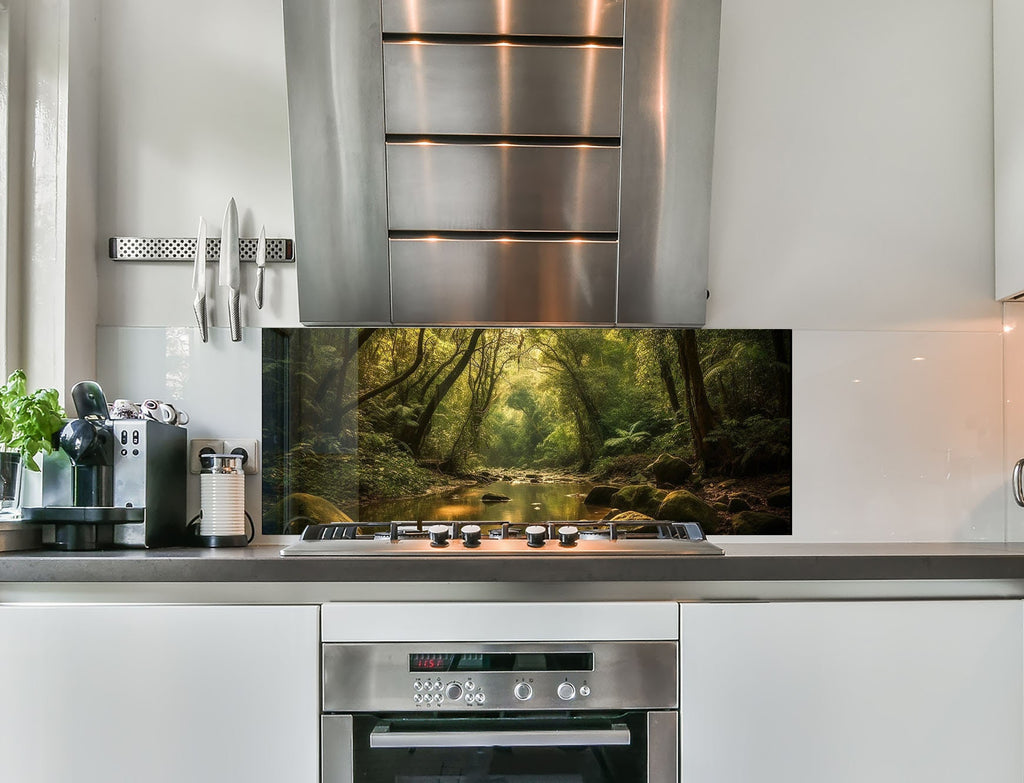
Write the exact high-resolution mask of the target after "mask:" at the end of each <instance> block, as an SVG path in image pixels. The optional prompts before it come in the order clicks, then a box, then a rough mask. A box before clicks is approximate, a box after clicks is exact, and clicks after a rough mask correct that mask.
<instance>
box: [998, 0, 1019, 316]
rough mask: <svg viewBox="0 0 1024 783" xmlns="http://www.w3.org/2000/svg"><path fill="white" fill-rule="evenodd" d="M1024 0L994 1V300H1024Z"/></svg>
mask: <svg viewBox="0 0 1024 783" xmlns="http://www.w3.org/2000/svg"><path fill="white" fill-rule="evenodd" d="M1022 30H1024V0H993V3H992V65H993V69H992V78H993V111H994V135H995V149H994V155H995V160H994V163H995V167H994V169H995V172H994V173H995V235H996V236H995V254H996V298H997V299H1016V298H1017V297H1019V296H1021V295H1022V294H1024V45H1022V44H1024V33H1022V32H1021V31H1022Z"/></svg>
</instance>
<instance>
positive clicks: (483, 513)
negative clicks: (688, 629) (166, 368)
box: [263, 327, 792, 535]
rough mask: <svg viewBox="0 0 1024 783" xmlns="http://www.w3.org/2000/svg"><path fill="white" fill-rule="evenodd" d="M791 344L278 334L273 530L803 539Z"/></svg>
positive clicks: (523, 332)
mask: <svg viewBox="0 0 1024 783" xmlns="http://www.w3.org/2000/svg"><path fill="white" fill-rule="evenodd" d="M791 356H792V334H791V332H789V331H788V330H715V329H707V330H703V329H701V330H695V329H535V328H531V329H515V328H501V329H484V328H476V329H470V328H450V329H449V328H424V329H419V328H369V327H368V328H361V329H323V328H313V329H291V330H289V329H265V330H264V337H263V408H264V410H263V421H264V425H263V426H264V432H263V440H264V492H263V500H264V509H263V511H264V514H263V517H264V525H263V532H264V533H265V534H276V533H288V534H292V533H300V532H301V531H302V529H303V528H304V526H305V525H306V524H309V523H312V522H349V521H356V522H359V521H363V522H388V521H420V522H423V521H448V520H463V521H465V520H474V521H481V522H485V523H486V522H489V521H491V522H500V521H509V522H511V523H513V524H514V525H526V524H532V523H535V522H542V521H552V520H555V521H557V520H583V519H586V520H599V519H620V520H638V521H639V520H645V519H662V520H676V521H683V520H696V521H698V522H700V523H701V526H702V527H703V528H704V531H705V533H707V534H708V535H729V534H760V535H764V534H769V535H780V534H781V535H785V534H789V533H791V532H792V522H791V490H790V484H791V478H790V477H791V471H790V463H791V448H792V446H791V441H792V436H791V405H792V397H791V387H792V381H791V377H792V373H791Z"/></svg>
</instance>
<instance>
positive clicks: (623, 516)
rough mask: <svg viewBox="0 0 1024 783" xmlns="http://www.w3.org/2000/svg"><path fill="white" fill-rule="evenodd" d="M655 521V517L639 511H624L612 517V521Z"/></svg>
mask: <svg viewBox="0 0 1024 783" xmlns="http://www.w3.org/2000/svg"><path fill="white" fill-rule="evenodd" d="M645 520H646V521H650V522H653V521H654V517H649V516H647V515H646V514H641V513H640V512H639V511H623V512H622V513H620V514H616V515H615V516H613V517H612V518H611V520H610V521H612V522H639V521H645Z"/></svg>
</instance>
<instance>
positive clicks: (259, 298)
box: [253, 266, 263, 310]
mask: <svg viewBox="0 0 1024 783" xmlns="http://www.w3.org/2000/svg"><path fill="white" fill-rule="evenodd" d="M253 300H254V301H255V302H256V309H257V310H262V309H263V267H261V266H258V267H256V291H255V292H254V293H253Z"/></svg>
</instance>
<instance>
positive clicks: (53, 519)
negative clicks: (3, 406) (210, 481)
mask: <svg viewBox="0 0 1024 783" xmlns="http://www.w3.org/2000/svg"><path fill="white" fill-rule="evenodd" d="M71 398H72V400H73V401H74V404H75V410H76V412H77V414H78V418H76V419H71V420H70V421H68V422H67V424H66V425H65V426H64V428H63V429H62V430H61V432H60V446H59V448H57V449H55V450H54V452H53V453H52V454H50V455H48V456H47V457H45V458H44V459H43V476H42V503H43V505H42V506H39V507H37V508H23V509H22V518H23V519H24V520H25V521H26V522H34V523H39V524H42V525H43V543H44V544H50V545H52V546H54V547H56V548H58V549H67V550H86V549H101V548H105V547H115V546H124V547H157V546H174V545H176V544H180V543H182V539H183V537H184V533H185V522H186V507H185V502H186V501H185V482H186V472H187V467H188V462H187V460H188V455H187V439H188V436H187V432H186V430H185V428H184V427H179V426H176V425H172V424H165V423H163V422H158V421H154V420H152V419H113V420H112V419H110V414H109V410H108V408H107V401H106V398H105V396H104V394H103V390H102V389H101V388H100V387H99V384H97V383H95V382H93V381H82V382H81V383H78V384H76V385H75V387H74V388H73V389H72V390H71Z"/></svg>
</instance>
